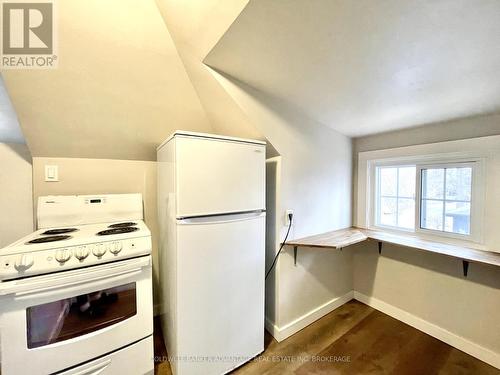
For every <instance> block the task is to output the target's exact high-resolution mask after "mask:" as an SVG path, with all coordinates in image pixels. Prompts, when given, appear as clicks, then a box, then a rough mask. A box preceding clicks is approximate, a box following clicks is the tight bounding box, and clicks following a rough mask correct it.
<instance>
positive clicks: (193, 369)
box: [177, 213, 265, 375]
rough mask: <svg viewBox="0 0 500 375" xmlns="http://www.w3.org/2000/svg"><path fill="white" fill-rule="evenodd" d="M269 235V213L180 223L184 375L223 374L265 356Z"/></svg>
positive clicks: (180, 351)
mask: <svg viewBox="0 0 500 375" xmlns="http://www.w3.org/2000/svg"><path fill="white" fill-rule="evenodd" d="M264 229H265V213H252V214H246V215H234V216H220V217H210V218H207V219H206V220H203V219H201V218H197V219H187V220H178V221H177V241H178V284H177V285H178V294H177V295H178V301H177V303H178V305H177V314H178V315H177V316H178V331H177V332H178V337H177V342H178V352H177V356H178V358H181V359H180V361H179V362H178V363H177V366H178V373H179V374H203V375H210V374H223V373H226V372H228V371H230V370H231V369H233V368H235V367H237V366H239V365H241V364H242V363H244V362H246V361H248V360H249V359H251V358H252V357H254V356H255V355H257V354H258V353H260V352H262V351H263V350H264V253H265V251H264V241H265V236H264ZM184 356H186V357H184ZM183 357H184V358H188V360H182V358H183ZM189 358H199V359H200V360H189Z"/></svg>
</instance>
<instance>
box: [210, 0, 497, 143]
mask: <svg viewBox="0 0 500 375" xmlns="http://www.w3.org/2000/svg"><path fill="white" fill-rule="evenodd" d="M499 37H500V2H499V1H498V0H476V1H469V0H417V1H415V0H384V1H373V0H359V1H341V0H310V1H304V0H287V1H285V2H284V1H263V0H261V1H258V0H251V1H250V2H249V4H248V5H247V6H246V8H245V9H244V10H243V12H242V13H241V14H240V15H239V17H238V18H237V19H236V21H235V22H234V23H233V24H232V25H231V27H230V28H229V30H228V31H227V32H226V33H225V35H224V36H223V37H222V39H221V40H220V41H219V42H218V43H217V45H216V46H215V47H214V48H213V49H212V50H211V52H210V53H209V55H208V56H207V58H206V59H205V63H206V64H208V65H209V66H211V67H213V68H215V69H217V70H219V71H221V72H224V73H225V74H228V75H230V76H232V77H235V78H236V79H238V80H240V81H243V82H245V83H247V84H249V85H251V86H253V87H255V88H257V89H259V90H261V91H263V92H266V93H268V94H270V95H273V96H276V97H278V98H281V99H283V100H286V101H288V102H289V103H291V104H292V105H294V106H296V107H297V108H299V109H301V110H302V111H304V112H305V113H306V114H307V115H308V116H309V117H311V118H313V119H316V120H317V121H319V122H321V123H323V124H325V125H327V126H330V127H332V128H334V129H336V130H338V131H339V132H341V133H343V134H345V135H348V136H362V135H367V134H373V133H378V132H382V131H388V130H394V129H401V128H405V127H411V126H416V125H420V124H423V123H431V122H437V121H443V120H447V119H452V118H458V117H464V116H470V115H474V114H482V113H490V112H495V111H498V110H500V74H499V71H500V48H499Z"/></svg>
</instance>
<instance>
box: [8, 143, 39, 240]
mask: <svg viewBox="0 0 500 375" xmlns="http://www.w3.org/2000/svg"><path fill="white" fill-rule="evenodd" d="M0 208H1V212H0V248H1V247H3V246H7V245H9V244H10V243H12V242H14V241H16V240H18V239H19V238H20V237H23V236H25V235H27V234H29V233H31V232H32V231H33V192H32V167H31V155H30V153H29V150H28V148H27V147H26V145H24V144H14V143H0Z"/></svg>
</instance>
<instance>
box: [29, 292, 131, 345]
mask: <svg viewBox="0 0 500 375" xmlns="http://www.w3.org/2000/svg"><path fill="white" fill-rule="evenodd" d="M136 301H137V299H136V283H130V284H126V285H122V286H118V287H115V288H110V289H105V290H101V291H97V292H94V293H89V294H82V295H80V296H76V297H72V298H67V299H62V300H60V301H55V302H50V303H45V304H43V305H38V306H33V307H29V308H28V309H27V310H26V321H27V335H28V348H29V349H32V348H38V347H41V346H45V345H49V344H53V343H55V342H59V341H64V340H68V339H71V338H74V337H78V336H82V335H86V334H88V333H91V332H95V331H98V330H100V329H103V328H105V327H109V326H111V325H113V324H117V323H119V322H121V321H124V320H125V319H128V318H130V317H132V316H134V315H136V314H137V302H136Z"/></svg>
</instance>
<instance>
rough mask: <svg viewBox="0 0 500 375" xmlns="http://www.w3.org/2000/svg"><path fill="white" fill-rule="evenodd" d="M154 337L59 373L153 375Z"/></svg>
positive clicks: (76, 374) (60, 374) (74, 374)
mask: <svg viewBox="0 0 500 375" xmlns="http://www.w3.org/2000/svg"><path fill="white" fill-rule="evenodd" d="M153 372H154V362H153V337H152V336H149V337H147V338H145V339H144V340H141V341H139V342H137V343H135V344H132V345H130V346H127V347H126V348H124V349H120V350H118V351H116V352H114V353H111V354H109V355H106V356H104V357H102V358H99V359H96V360H95V361H91V362H88V363H85V364H83V365H81V366H78V367H75V368H72V369H71V370H67V371H63V372H60V373H57V375H145V374H147V375H150V374H151V375H152V374H153Z"/></svg>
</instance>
